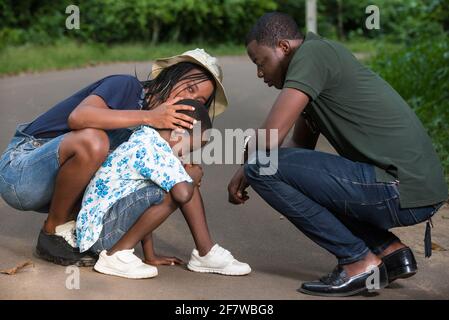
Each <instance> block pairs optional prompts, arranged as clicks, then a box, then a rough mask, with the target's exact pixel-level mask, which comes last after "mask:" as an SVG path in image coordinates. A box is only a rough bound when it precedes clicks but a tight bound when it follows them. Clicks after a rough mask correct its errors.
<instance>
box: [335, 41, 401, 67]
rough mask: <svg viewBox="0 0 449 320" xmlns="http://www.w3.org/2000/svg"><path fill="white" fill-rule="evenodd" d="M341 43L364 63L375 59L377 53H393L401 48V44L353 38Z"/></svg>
mask: <svg viewBox="0 0 449 320" xmlns="http://www.w3.org/2000/svg"><path fill="white" fill-rule="evenodd" d="M341 43H342V44H343V45H344V46H345V47H346V48H348V49H349V50H351V52H353V53H356V54H358V56H359V58H360V59H362V60H363V61H365V62H369V61H370V60H371V59H373V58H375V57H376V55H377V54H378V53H379V52H394V51H396V50H399V49H401V48H402V45H401V44H398V43H393V42H389V41H385V40H380V39H364V38H355V39H351V40H347V41H341Z"/></svg>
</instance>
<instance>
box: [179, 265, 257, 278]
mask: <svg viewBox="0 0 449 320" xmlns="http://www.w3.org/2000/svg"><path fill="white" fill-rule="evenodd" d="M187 269H189V270H190V271H194V272H200V273H217V274H222V275H225V276H246V275H247V274H250V273H251V270H250V271H248V272H245V273H237V272H225V271H223V270H221V269H214V268H204V267H196V266H193V265H191V264H187Z"/></svg>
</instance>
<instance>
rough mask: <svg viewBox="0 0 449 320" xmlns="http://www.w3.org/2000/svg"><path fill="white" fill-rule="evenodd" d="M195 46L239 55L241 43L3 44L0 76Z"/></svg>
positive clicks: (164, 53) (144, 57)
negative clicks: (239, 44) (4, 45)
mask: <svg viewBox="0 0 449 320" xmlns="http://www.w3.org/2000/svg"><path fill="white" fill-rule="evenodd" d="M196 47H199V48H204V49H205V50H206V51H208V52H209V53H210V54H212V55H217V56H223V55H242V54H245V48H244V46H243V45H242V46H238V45H234V44H220V45H206V44H190V45H186V44H174V43H165V44H158V45H156V46H152V45H150V44H144V43H129V44H117V45H102V44H80V43H77V42H75V41H68V40H65V41H60V42H57V43H55V44H53V45H47V46H40V45H34V44H28V45H23V46H6V47H4V48H2V49H1V50H0V75H13V74H17V73H21V72H38V71H44V70H59V69H66V68H79V67H84V66H91V65H97V64H101V63H112V62H125V61H147V60H153V59H156V58H161V57H167V56H171V55H174V54H177V53H181V52H184V51H186V50H190V49H194V48H196Z"/></svg>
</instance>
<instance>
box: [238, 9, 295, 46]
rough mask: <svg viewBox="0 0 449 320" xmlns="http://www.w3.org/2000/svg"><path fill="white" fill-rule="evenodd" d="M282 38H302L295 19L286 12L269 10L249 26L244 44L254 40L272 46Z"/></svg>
mask: <svg viewBox="0 0 449 320" xmlns="http://www.w3.org/2000/svg"><path fill="white" fill-rule="evenodd" d="M283 39H288V40H296V39H297V40H299V39H303V35H302V34H301V32H300V31H299V28H298V25H297V24H296V22H295V20H294V19H293V18H292V17H290V16H289V15H288V14H286V13H282V12H269V13H266V14H264V15H263V16H262V17H260V18H259V20H257V22H256V24H255V25H254V26H253V27H252V28H251V31H250V32H249V33H248V34H247V35H246V40H245V45H246V46H248V44H249V43H250V42H251V41H254V40H256V41H257V43H258V44H262V45H265V46H268V47H271V48H274V47H276V45H277V44H278V42H279V40H283Z"/></svg>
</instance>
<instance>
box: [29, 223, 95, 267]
mask: <svg viewBox="0 0 449 320" xmlns="http://www.w3.org/2000/svg"><path fill="white" fill-rule="evenodd" d="M36 255H37V256H38V257H39V258H41V259H44V260H47V261H50V262H53V263H56V264H59V265H63V266H68V265H75V266H78V267H91V266H93V265H94V264H95V262H96V261H97V258H98V257H97V256H96V255H95V254H93V253H91V252H83V253H81V252H80V251H79V249H78V248H73V247H72V246H70V245H69V244H68V243H67V241H66V240H65V239H64V238H63V237H61V236H57V235H54V234H48V233H45V232H44V231H43V230H41V232H40V233H39V238H38V239H37V245H36Z"/></svg>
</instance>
